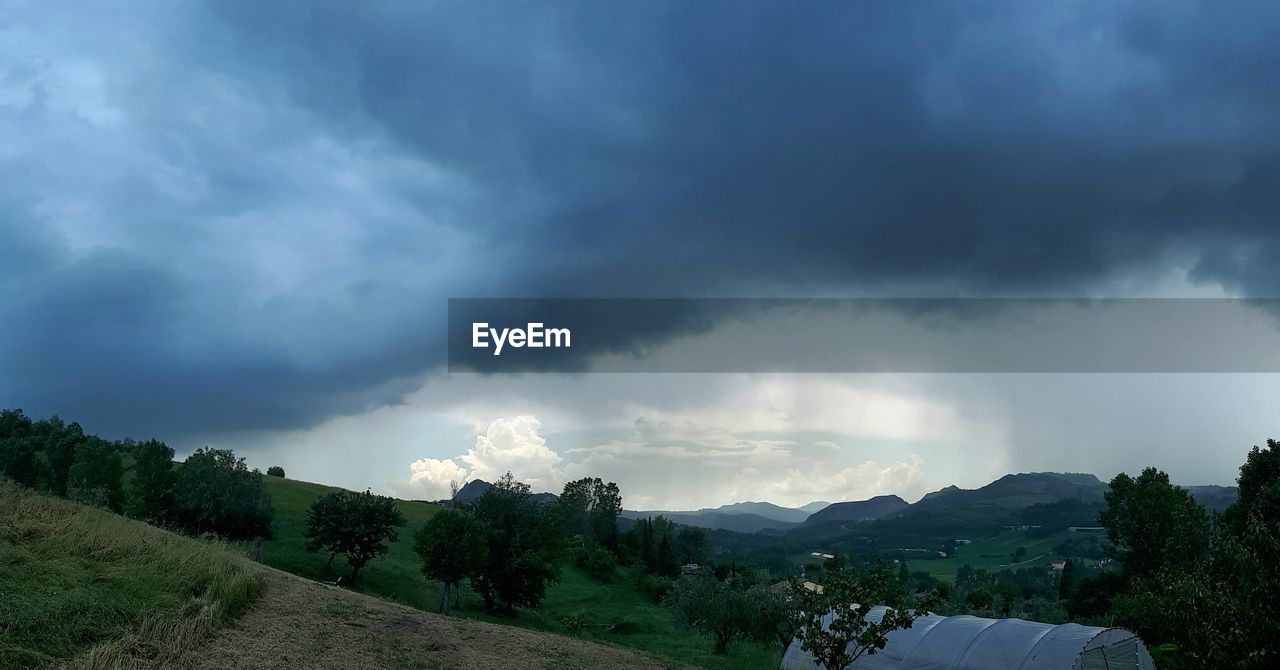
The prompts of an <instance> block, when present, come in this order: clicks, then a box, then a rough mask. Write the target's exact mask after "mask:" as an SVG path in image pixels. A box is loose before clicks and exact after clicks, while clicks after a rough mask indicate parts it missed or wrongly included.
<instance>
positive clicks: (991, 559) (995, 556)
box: [907, 530, 1073, 582]
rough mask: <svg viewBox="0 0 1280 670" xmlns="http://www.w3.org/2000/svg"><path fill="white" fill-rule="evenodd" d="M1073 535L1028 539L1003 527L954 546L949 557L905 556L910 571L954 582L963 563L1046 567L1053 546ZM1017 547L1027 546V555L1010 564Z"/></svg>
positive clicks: (994, 567) (988, 567)
mask: <svg viewBox="0 0 1280 670" xmlns="http://www.w3.org/2000/svg"><path fill="white" fill-rule="evenodd" d="M1072 537H1073V534H1072V533H1071V532H1069V531H1066V530H1063V531H1060V532H1057V533H1054V534H1053V535H1049V536H1046V537H1042V538H1034V539H1031V538H1028V537H1027V536H1026V533H1025V532H1024V531H1020V530H1003V531H1000V532H999V533H996V534H994V535H990V536H988V537H985V538H973V540H972V544H967V545H961V546H959V547H957V548H956V553H955V555H954V556H952V557H951V558H937V559H920V560H912V559H908V561H907V566H908V567H909V568H910V569H911V570H913V571H914V570H923V571H925V572H927V573H929V574H930V575H931V576H932V577H934V578H936V579H940V580H942V581H945V582H951V581H954V580H955V576H956V571H957V570H959V569H960V566H962V565H969V566H972V567H974V568H979V569H982V570H988V571H995V570H1008V569H1013V568H1033V567H1041V566H1043V567H1046V568H1047V567H1048V566H1049V563H1050V562H1052V561H1053V560H1054V559H1057V558H1059V556H1058V555H1057V554H1056V553H1055V552H1054V547H1056V546H1058V545H1059V544H1062V542H1063V540H1066V539H1071V538H1072ZM1018 547H1024V548H1026V550H1027V553H1026V558H1025V559H1024V560H1022V561H1020V562H1019V563H1017V564H1013V558H1012V556H1013V552H1014V551H1016V550H1017V549H1018Z"/></svg>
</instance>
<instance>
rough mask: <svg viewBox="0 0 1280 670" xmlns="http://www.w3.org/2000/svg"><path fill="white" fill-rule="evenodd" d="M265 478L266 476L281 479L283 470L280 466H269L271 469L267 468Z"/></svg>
mask: <svg viewBox="0 0 1280 670" xmlns="http://www.w3.org/2000/svg"><path fill="white" fill-rule="evenodd" d="M267 476H268V477H283V476H284V468H282V467H280V466H278V465H273V466H271V467H269V468H267Z"/></svg>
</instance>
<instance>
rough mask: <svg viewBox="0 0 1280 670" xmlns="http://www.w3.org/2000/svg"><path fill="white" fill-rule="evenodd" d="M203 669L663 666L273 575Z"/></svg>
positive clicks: (200, 655) (201, 663) (201, 652)
mask: <svg viewBox="0 0 1280 670" xmlns="http://www.w3.org/2000/svg"><path fill="white" fill-rule="evenodd" d="M193 656H195V657H196V658H194V659H193V660H194V666H193V667H195V668H207V669H209V670H212V669H214V668H217V669H219V670H221V669H224V668H254V669H255V670H256V669H258V668H276V669H281V670H284V669H290V670H292V669H294V668H335V669H337V668H341V669H343V670H358V669H363V668H367V669H369V670H373V669H377V670H396V669H402V668H403V669H405V670H409V669H422V670H435V669H436V668H467V669H470V668H485V669H488V668H494V669H498V668H511V669H517V668H518V669H521V670H523V669H526V668H528V669H537V670H543V669H546V670H551V669H555V670H560V669H566V670H567V669H570V668H582V669H587V668H662V667H663V666H662V665H660V664H658V663H657V662H656V661H654V660H653V659H651V658H649V657H647V656H644V655H642V654H640V653H638V652H632V651H627V650H624V649H618V648H615V647H610V646H606V645H601V644H596V643H592V642H586V641H583V640H577V639H574V638H570V637H564V636H561V635H552V634H549V633H539V632H535V631H530V630H524V629H521V628H515V627H513V626H498V625H494V624H490V623H485V622H482V621H469V620H466V619H455V618H452V617H445V616H439V615H436V614H431V613H427V612H422V611H420V610H416V609H413V608H411V607H406V606H403V605H397V604H394V603H389V602H386V601H383V600H379V599H377V598H371V597H369V596H364V595H360V594H358V593H352V592H350V591H346V590H343V589H339V588H336V587H333V586H327V585H325V584H320V583H318V582H313V581H310V580H305V579H301V578H299V577H295V576H293V575H290V574H287V573H284V572H280V571H277V570H271V569H268V583H267V591H266V593H264V594H263V595H262V597H261V599H260V600H259V601H258V603H257V604H256V605H255V606H254V607H253V609H251V610H250V611H249V612H246V613H245V614H244V616H242V617H241V618H240V619H239V620H238V621H237V622H236V624H235V625H234V626H232V627H231V628H227V629H224V630H223V631H221V632H220V633H219V634H218V635H217V637H215V638H214V639H213V640H212V641H210V642H209V643H208V644H207V645H205V646H203V647H202V648H200V649H197V650H193Z"/></svg>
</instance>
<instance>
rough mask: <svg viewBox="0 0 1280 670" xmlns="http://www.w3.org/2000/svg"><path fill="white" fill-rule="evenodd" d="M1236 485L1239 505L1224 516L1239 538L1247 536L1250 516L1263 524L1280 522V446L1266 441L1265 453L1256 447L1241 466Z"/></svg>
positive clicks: (1275, 442) (1232, 507)
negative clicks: (1246, 530)
mask: <svg viewBox="0 0 1280 670" xmlns="http://www.w3.org/2000/svg"><path fill="white" fill-rule="evenodd" d="M1236 484H1237V490H1238V495H1237V497H1236V501H1235V502H1234V503H1232V505H1231V507H1229V508H1227V511H1226V513H1225V515H1224V516H1225V518H1226V520H1227V522H1228V523H1229V524H1231V527H1232V528H1233V529H1234V530H1235V531H1236V534H1237V535H1244V534H1245V529H1246V527H1247V526H1248V518H1249V517H1250V516H1256V517H1257V518H1258V519H1259V520H1260V521H1262V522H1263V523H1269V524H1275V523H1277V522H1280V442H1277V441H1276V440H1267V446H1266V448H1265V449H1260V448H1258V447H1257V446H1256V445H1255V446H1254V447H1253V449H1252V450H1250V452H1249V455H1248V456H1247V457H1246V458H1245V462H1244V465H1241V466H1240V477H1239V478H1238V479H1237V480H1236Z"/></svg>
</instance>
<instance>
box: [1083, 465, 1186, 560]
mask: <svg viewBox="0 0 1280 670" xmlns="http://www.w3.org/2000/svg"><path fill="white" fill-rule="evenodd" d="M1105 497H1106V502H1107V509H1106V510H1105V511H1103V513H1102V515H1101V517H1100V519H1099V520H1100V521H1101V522H1102V525H1103V526H1105V527H1106V528H1107V537H1108V538H1109V539H1110V540H1111V544H1112V547H1111V549H1110V552H1109V553H1110V554H1111V556H1112V557H1113V558H1115V559H1116V560H1117V561H1118V562H1119V563H1120V565H1122V566H1123V567H1124V572H1125V576H1126V577H1128V578H1130V579H1144V578H1149V577H1152V576H1154V575H1155V574H1156V573H1158V572H1159V571H1160V570H1161V568H1162V567H1164V566H1169V565H1171V566H1178V567H1179V568H1180V569H1184V568H1187V567H1188V566H1190V565H1193V564H1195V563H1198V562H1200V561H1201V560H1203V559H1204V558H1205V556H1206V554H1207V552H1208V549H1209V519H1208V517H1207V516H1205V513H1204V508H1203V507H1201V506H1200V504H1199V503H1197V502H1196V501H1195V499H1194V498H1192V497H1191V494H1190V493H1188V492H1187V490H1186V489H1184V488H1182V487H1180V486H1174V485H1172V484H1170V483H1169V475H1167V474H1165V473H1164V472H1161V471H1160V470H1157V469H1155V468H1147V469H1145V470H1143V471H1142V474H1141V475H1139V476H1138V477H1137V478H1136V479H1134V478H1131V477H1130V476H1129V475H1127V474H1124V473H1120V474H1118V475H1116V477H1115V478H1114V479H1112V480H1111V488H1110V490H1108V491H1107V492H1106V494H1105Z"/></svg>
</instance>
